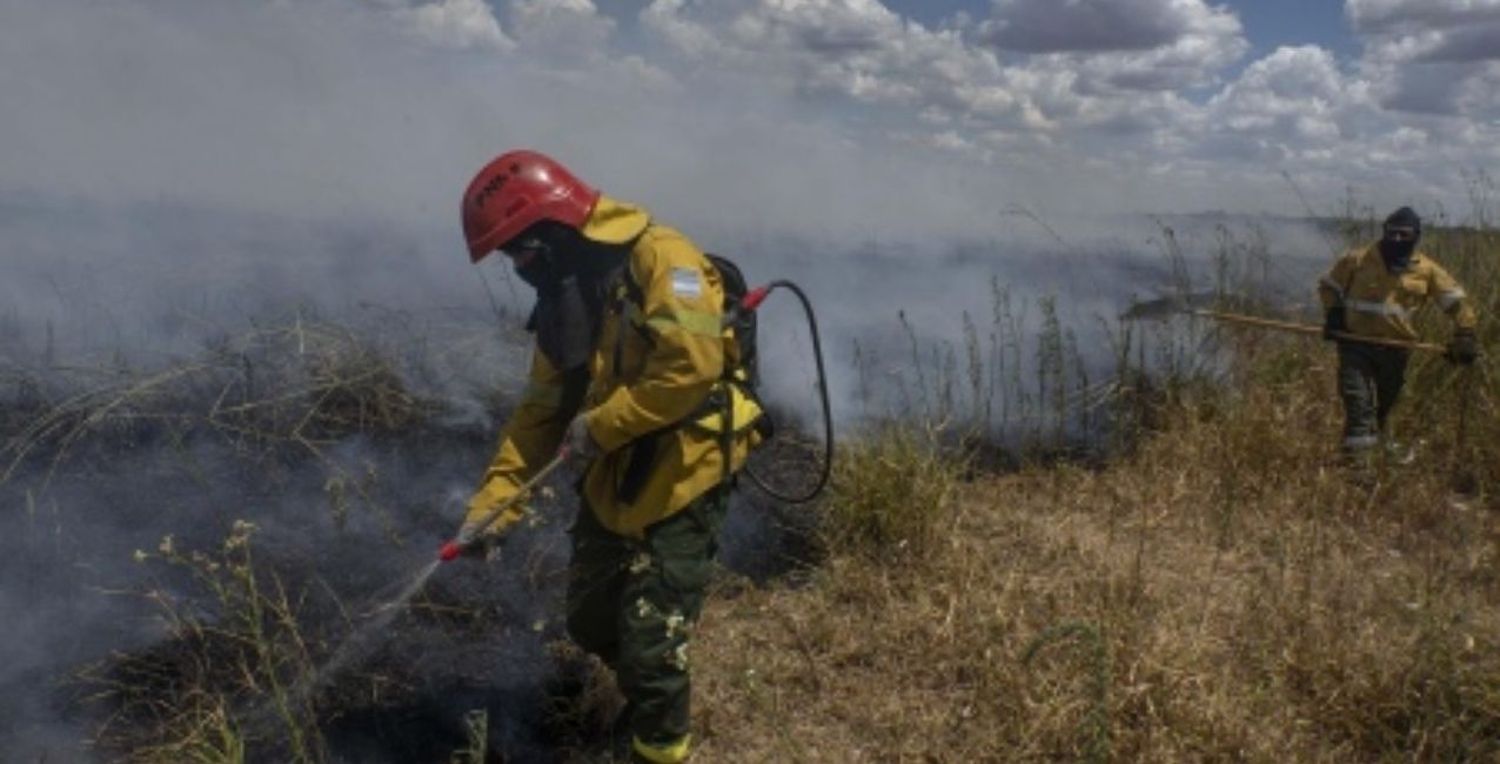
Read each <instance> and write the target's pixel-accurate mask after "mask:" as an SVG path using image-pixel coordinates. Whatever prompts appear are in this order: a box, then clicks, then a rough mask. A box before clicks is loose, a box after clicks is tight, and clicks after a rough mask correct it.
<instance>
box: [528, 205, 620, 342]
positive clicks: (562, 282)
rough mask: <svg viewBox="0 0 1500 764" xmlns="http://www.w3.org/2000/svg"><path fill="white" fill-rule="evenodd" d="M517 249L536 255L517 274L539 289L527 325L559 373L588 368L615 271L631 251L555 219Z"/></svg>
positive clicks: (531, 234) (535, 232)
mask: <svg viewBox="0 0 1500 764" xmlns="http://www.w3.org/2000/svg"><path fill="white" fill-rule="evenodd" d="M513 249H514V250H515V251H516V253H517V254H518V255H519V254H520V253H521V252H525V253H527V254H529V255H530V258H531V259H530V260H529V261H527V262H526V264H525V265H524V266H520V267H518V268H516V275H517V276H520V277H521V280H522V281H525V282H526V283H527V284H529V285H531V287H532V288H534V289H536V298H537V299H536V307H535V308H533V309H532V312H531V320H530V321H529V322H527V329H529V330H531V331H532V332H534V333H535V334H536V341H537V347H538V348H539V349H540V350H541V352H542V354H543V355H545V356H546V357H547V360H548V361H550V362H551V363H552V366H553V367H554V368H556V369H557V370H558V371H564V372H566V371H571V370H574V369H576V368H580V367H582V366H583V365H584V364H586V363H588V359H589V354H590V353H592V352H593V349H594V343H595V341H596V340H597V338H598V333H599V324H600V318H601V316H602V315H603V310H602V306H603V304H604V288H605V285H606V282H607V281H608V277H609V274H611V273H613V272H614V270H615V269H616V268H618V267H619V266H620V265H621V264H623V263H624V261H625V253H626V252H627V251H628V249H627V248H626V247H617V246H609V245H603V244H598V243H596V242H592V241H589V240H588V239H586V238H584V236H583V235H582V234H581V233H579V232H578V231H576V230H574V229H571V228H568V227H567V226H562V225H557V224H551V223H542V224H538V225H537V226H535V227H534V230H528V231H527V232H526V233H524V234H522V235H521V236H519V237H517V244H516V245H514V247H513ZM513 256H515V255H513Z"/></svg>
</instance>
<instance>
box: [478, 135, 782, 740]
mask: <svg viewBox="0 0 1500 764" xmlns="http://www.w3.org/2000/svg"><path fill="white" fill-rule="evenodd" d="M463 222H464V234H465V236H466V238H467V239H468V246H469V253H470V256H471V258H472V259H473V260H474V261H475V262H478V261H479V260H480V259H481V258H483V257H485V256H486V255H488V254H489V253H490V252H493V251H496V250H499V251H500V252H503V253H504V254H505V255H506V256H508V257H509V258H510V259H511V262H512V265H513V266H514V267H515V269H516V272H517V274H518V275H519V276H520V277H521V278H522V279H523V280H524V281H526V282H527V283H528V284H530V285H531V286H532V287H534V288H535V290H536V294H537V302H536V306H535V308H534V310H533V312H532V315H531V319H530V322H529V324H528V328H529V329H530V331H531V332H532V333H533V335H534V337H535V348H534V350H533V354H532V361H531V373H530V379H529V382H528V384H527V387H526V390H525V392H524V393H523V394H522V397H521V400H520V403H519V404H518V406H517V407H516V409H515V411H514V412H513V413H512V414H511V416H510V420H509V422H508V423H506V425H505V426H504V428H503V430H502V432H501V435H500V444H499V448H498V450H497V453H496V454H495V458H494V460H493V462H492V463H491V465H490V467H489V469H488V470H486V471H485V474H484V478H483V481H482V483H481V485H480V487H479V490H478V491H477V492H476V493H475V495H474V497H473V499H472V500H471V501H470V503H469V508H468V514H467V517H466V518H465V521H464V527H463V529H461V530H460V533H459V537H460V538H462V539H466V540H468V539H473V537H474V536H475V535H476V529H478V528H480V527H481V526H482V525H483V522H484V520H485V519H486V518H488V517H490V516H491V515H492V514H493V513H494V510H495V509H496V508H498V507H500V506H501V505H502V504H503V503H504V502H506V501H507V500H508V499H511V498H512V497H513V496H514V495H515V493H516V492H517V490H518V488H519V487H520V486H521V485H522V484H523V483H525V482H526V480H527V479H529V478H530V477H531V476H532V475H533V474H535V473H536V471H537V470H538V469H539V468H540V467H542V466H543V465H545V464H546V463H548V462H549V461H551V460H552V459H553V457H554V456H555V455H556V453H557V452H558V451H559V448H560V447H561V446H563V445H566V446H567V447H568V449H569V453H571V454H572V455H573V457H574V459H575V460H576V461H577V462H578V463H579V465H580V467H581V468H582V469H583V479H582V481H581V483H580V489H581V498H582V504H583V507H582V508H581V509H580V511H579V513H578V517H577V519H576V521H575V522H574V525H573V527H572V528H571V530H570V532H571V535H572V542H573V557H572V562H571V564H570V566H569V585H568V595H567V611H568V612H567V615H568V618H567V623H568V632H569V634H570V636H571V637H572V638H573V639H574V641H576V642H577V643H578V644H579V645H580V646H582V647H583V648H584V649H586V650H588V651H590V652H592V653H594V654H596V655H598V656H599V657H600V658H602V659H603V660H604V662H605V663H606V664H608V665H609V666H610V667H611V668H612V669H614V671H615V673H616V678H617V680H618V683H619V685H620V688H621V690H622V692H623V693H624V695H625V698H626V701H627V705H626V711H625V713H626V714H627V717H626V718H624V719H622V723H623V724H625V725H628V729H629V732H630V735H631V743H630V745H631V750H632V752H633V753H632V755H633V756H634V757H635V758H636V759H638V760H644V761H650V762H678V761H683V760H685V759H686V758H687V755H688V750H689V744H690V737H689V725H688V721H689V719H688V703H689V681H688V676H689V656H688V643H689V638H690V635H691V633H692V630H693V627H694V624H695V623H696V621H697V618H698V614H699V611H700V609H701V607H702V603H703V593H704V589H705V587H706V585H707V583H708V576H709V572H710V565H711V563H712V560H713V557H714V554H715V552H716V536H717V532H718V529H719V527H720V525H721V523H722V520H723V517H724V513H725V511H726V508H727V500H728V485H727V481H726V478H727V477H728V476H729V475H730V474H731V473H732V472H734V471H735V470H737V469H739V467H740V466H741V465H742V464H743V462H744V460H745V458H746V456H747V454H748V452H749V449H750V448H751V447H752V446H753V445H754V440H755V439H756V437H757V436H756V435H755V434H754V432H753V430H752V428H751V427H750V425H752V424H753V423H754V422H755V420H756V419H757V418H758V417H759V416H760V415H761V412H760V409H759V408H758V406H756V404H755V403H754V401H753V400H752V399H751V398H750V397H749V396H747V395H745V394H743V391H742V389H741V387H739V386H737V385H735V384H733V383H732V379H733V377H734V374H735V372H736V364H737V362H738V348H737V346H736V344H735V340H734V336H733V332H732V331H731V330H729V329H726V328H725V326H726V322H725V321H724V320H723V315H724V304H723V302H724V288H723V285H722V283H721V279H720V275H719V273H718V272H717V271H716V270H715V269H714V267H713V265H712V263H711V262H710V261H709V260H708V259H707V257H706V256H705V255H704V254H703V253H702V252H701V251H700V250H699V249H698V248H697V247H696V246H694V244H693V243H692V242H691V241H689V240H688V239H687V238H686V237H685V236H683V235H682V234H681V233H679V232H677V231H675V230H673V229H671V228H668V227H666V226H663V225H660V224H658V223H656V222H654V221H653V220H652V219H651V216H650V215H649V214H648V213H647V212H646V211H645V210H643V209H641V208H640V207H637V206H634V205H631V204H627V203H625V202H622V201H618V200H615V199H611V198H609V197H607V196H604V195H601V194H600V193H599V192H598V191H597V190H595V189H594V188H592V187H590V186H589V185H587V184H586V183H584V182H583V181H581V180H580V179H578V178H577V177H576V176H574V175H573V174H572V173H571V172H569V171H568V170H567V169H566V168H565V167H563V166H562V165H560V164H559V163H557V162H556V161H554V160H552V159H551V158H549V157H547V156H544V155H542V154H538V153H536V152H532V151H513V152H509V153H506V154H503V155H501V156H500V157H498V158H496V159H495V160H494V161H492V162H490V163H489V164H488V165H486V166H485V167H484V169H482V170H481V171H480V172H479V174H478V175H477V176H476V177H475V178H474V180H473V182H471V183H470V184H469V187H468V189H467V191H466V192H465V194H464V198H463ZM726 460H727V461H726ZM522 515H523V511H522V510H519V509H517V510H513V511H511V510H508V511H506V512H505V514H503V515H502V516H501V517H500V519H499V520H498V521H497V522H495V523H493V524H492V525H491V526H489V528H488V529H487V530H486V531H485V535H486V536H487V538H485V539H477V541H481V542H483V541H492V540H494V539H495V538H496V537H498V536H499V535H500V534H503V533H504V532H505V531H506V529H507V528H509V527H511V526H513V525H514V524H515V523H516V522H517V521H518V520H520V519H521V517H522ZM472 546H473V547H475V548H477V547H482V546H483V544H482V543H475V544H473V545H472Z"/></svg>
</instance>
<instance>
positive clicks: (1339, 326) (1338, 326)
mask: <svg viewBox="0 0 1500 764" xmlns="http://www.w3.org/2000/svg"><path fill="white" fill-rule="evenodd" d="M1348 332H1349V327H1348V325H1347V324H1345V323H1344V306H1342V305H1335V306H1333V307H1332V308H1329V309H1328V312H1327V313H1324V314H1323V339H1325V340H1337V339H1338V337H1335V336H1333V335H1334V334H1335V333H1338V334H1347V333H1348Z"/></svg>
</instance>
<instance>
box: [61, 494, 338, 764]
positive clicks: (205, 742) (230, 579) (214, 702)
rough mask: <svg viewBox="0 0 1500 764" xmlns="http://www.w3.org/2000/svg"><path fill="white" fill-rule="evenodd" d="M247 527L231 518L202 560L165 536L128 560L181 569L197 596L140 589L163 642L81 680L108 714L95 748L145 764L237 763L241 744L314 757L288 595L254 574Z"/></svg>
mask: <svg viewBox="0 0 1500 764" xmlns="http://www.w3.org/2000/svg"><path fill="white" fill-rule="evenodd" d="M254 530H255V526H254V525H252V524H250V523H247V522H243V521H239V522H236V523H235V525H234V529H233V531H232V532H231V533H230V535H229V536H228V537H227V538H226V539H225V540H224V542H223V545H222V546H221V547H220V548H219V549H217V550H214V551H213V552H203V551H198V550H183V549H180V548H179V547H178V546H177V544H176V542H175V540H174V539H173V537H172V536H167V537H166V538H164V539H163V540H162V542H161V545H160V546H159V547H158V549H157V551H156V552H155V553H147V552H144V551H138V552H136V559H137V560H138V561H139V562H141V563H142V564H147V563H151V562H153V561H155V562H159V563H161V564H165V565H166V566H168V567H169V568H170V569H173V571H174V572H177V573H186V574H187V575H188V576H189V577H190V579H191V580H192V581H193V582H195V584H196V587H195V588H196V589H198V590H200V591H201V592H202V593H204V594H205V595H207V596H206V597H205V599H204V600H203V601H200V602H196V603H193V602H182V601H179V600H177V599H176V598H175V597H173V596H172V595H171V594H169V593H167V592H166V591H165V590H164V589H161V588H158V589H154V590H152V591H150V592H148V593H147V594H146V596H147V597H148V598H149V599H150V600H151V601H152V602H153V603H154V604H155V605H156V606H157V608H158V612H159V613H160V615H161V616H162V618H163V619H164V621H165V625H166V626H167V629H168V633H169V638H168V639H167V640H166V641H164V642H162V643H160V644H158V645H156V646H154V647H152V648H148V649H147V650H144V651H141V652H139V653H122V654H118V655H115V656H113V657H111V658H109V659H107V660H105V661H104V662H102V663H101V664H99V665H97V666H94V667H92V668H90V669H88V670H87V671H85V672H84V674H83V675H82V676H81V678H80V679H81V683H82V684H83V685H84V686H92V687H95V688H97V690H98V692H97V693H96V694H95V695H94V696H93V701H94V702H95V703H98V704H103V705H104V706H107V707H110V708H112V709H114V710H113V713H111V714H110V715H109V716H108V717H107V718H106V720H105V722H104V723H103V725H102V726H101V728H100V729H99V731H98V738H97V740H98V743H99V744H100V746H101V747H102V748H104V749H105V750H107V751H111V752H119V753H122V754H125V755H127V756H128V757H129V759H130V760H132V761H139V762H149V763H153V764H154V763H155V762H162V763H163V764H164V763H165V762H180V761H193V762H204V763H205V764H208V763H209V762H213V763H215V764H229V763H230V762H239V761H243V760H244V757H245V751H246V745H247V741H250V740H252V739H256V738H268V739H271V740H274V741H277V742H276V743H275V744H274V745H273V747H272V750H273V751H274V754H273V755H275V756H277V757H280V758H284V759H285V760H287V761H293V762H315V761H322V760H324V759H325V758H326V755H325V752H324V750H323V742H322V737H321V734H320V732H319V730H318V727H317V724H316V718H317V717H316V715H315V714H314V713H313V709H312V705H311V701H312V697H311V696H310V694H308V693H305V692H299V691H297V689H296V688H297V687H298V686H299V685H304V684H306V683H307V682H308V681H309V679H308V678H309V677H311V676H312V674H313V672H314V667H313V662H312V651H311V648H310V646H309V644H308V639H307V637H306V636H305V635H304V634H303V631H302V628H301V626H300V625H299V622H298V617H299V612H298V598H297V597H296V596H293V595H290V594H289V593H288V592H287V590H286V588H285V587H284V586H283V584H282V582H281V579H280V578H279V577H277V576H276V575H275V574H272V573H267V572H265V571H261V570H259V569H257V567H256V564H255V561H254V558H253V554H252V551H251V535H252V534H253V532H254Z"/></svg>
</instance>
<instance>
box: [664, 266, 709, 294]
mask: <svg viewBox="0 0 1500 764" xmlns="http://www.w3.org/2000/svg"><path fill="white" fill-rule="evenodd" d="M672 294H674V295H676V296H678V297H686V298H698V297H702V296H703V280H702V278H701V277H699V275H698V271H697V270H696V269H693V268H673V269H672Z"/></svg>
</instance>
